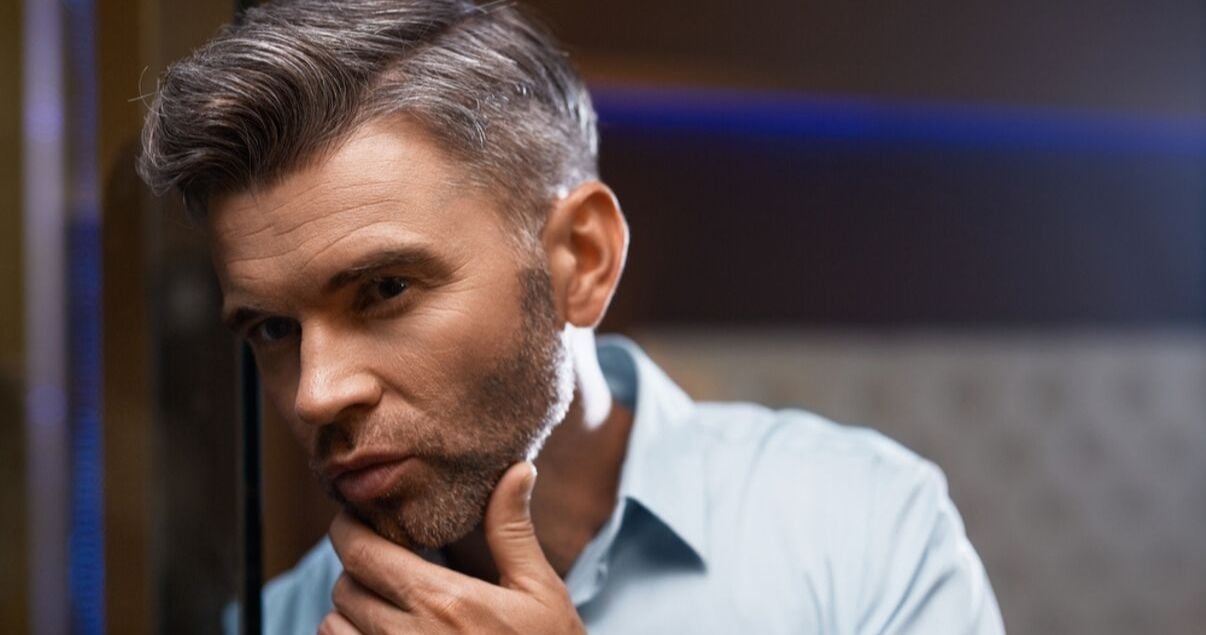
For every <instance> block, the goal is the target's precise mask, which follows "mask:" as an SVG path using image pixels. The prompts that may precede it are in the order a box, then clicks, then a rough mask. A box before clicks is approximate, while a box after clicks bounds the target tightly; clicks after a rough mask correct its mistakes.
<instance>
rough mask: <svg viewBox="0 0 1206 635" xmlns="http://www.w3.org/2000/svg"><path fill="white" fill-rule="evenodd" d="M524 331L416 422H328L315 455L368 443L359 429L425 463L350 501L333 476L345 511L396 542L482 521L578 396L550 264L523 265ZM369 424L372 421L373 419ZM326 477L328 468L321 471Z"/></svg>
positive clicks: (463, 529)
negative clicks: (499, 488)
mask: <svg viewBox="0 0 1206 635" xmlns="http://www.w3.org/2000/svg"><path fill="white" fill-rule="evenodd" d="M520 283H521V289H522V291H521V293H522V295H521V304H522V309H523V312H524V319H523V327H522V328H523V330H522V332H521V333H520V334H519V336H518V337H517V338H516V342H515V345H514V346H512V350H511V351H509V352H508V354H507V356H506V357H505V358H503V359H501V360H496V362H495V363H494V364H491V365H490V367H489V368H488V369H487V370H486V371H485V372H483V373H481V374H479V375H478V376H477V377H476V378H471V379H469V381H468V382H467V383H468V388H467V390H465V391H463V392H462V394H459V395H456V396H455V397H456V398H455V399H452V400H450V405H448V406H447V407H446V408H445V409H444V410H443V411H442V412H433V413H428V417H429V419H428V420H426V421H424V422H423V423H422V424H421V425H419V424H414V423H413V422H410V423H408V422H400V421H394V422H388V421H377V422H369V421H363V422H361V423H363V424H365V427H362V428H352V427H349V428H344V427H343V426H341V425H340V424H339V423H336V424H331V425H330V426H327V428H330V429H326V428H324V429H320V430H319V434H318V437H317V438H316V442H315V452H314V454H313V456H315V457H316V459H325V458H327V457H329V456H330V455H331V453H332V452H333V451H334V450H336V449H339V450H343V451H350V450H352V449H354V448H355V447H357V446H363V445H364V444H365V442H366V441H368V439H367V438H357V434H356V433H359V434H361V435H365V436H366V437H367V436H368V435H372V436H374V437H375V436H376V435H377V434H383V435H388V436H391V437H392V438H393V439H396V440H397V441H396V442H394V443H392V445H394V446H395V447H405V448H408V449H409V450H410V451H413V452H414V454H415V456H416V457H417V458H418V459H419V460H420V462H421V465H420V466H418V467H419V468H420V469H418V470H415V472H416V476H415V478H413V479H404V480H402V481H400V482H399V483H397V484H396V486H395V488H394V490H393V491H391V492H390V493H389V494H387V495H385V496H382V497H380V498H378V499H376V500H374V501H371V502H369V503H367V504H351V503H349V502H348V501H347V500H345V499H343V497H342V496H340V494H339V492H338V490H337V488H335V487H334V486H333V484H332V483H330V482H328V481H326V480H325V479H322V480H323V486H324V488H325V489H326V490H327V492H328V493H329V494H330V495H331V496H332V497H333V498H335V499H336V500H338V501H339V502H340V503H341V504H342V505H343V506H344V508H345V509H348V510H349V511H350V512H351V513H353V514H354V515H355V516H357V517H359V518H360V519H361V520H362V521H364V522H365V523H366V524H368V525H369V526H371V527H373V529H374V530H375V531H376V532H377V533H378V534H380V535H381V536H383V537H385V538H386V539H388V540H391V541H393V542H395V543H398V544H401V545H404V546H408V547H412V548H414V547H418V548H426V549H435V548H439V547H443V546H445V545H447V544H449V543H452V542H455V541H456V540H459V539H460V538H462V537H464V536H465V535H466V534H468V533H469V532H470V531H472V530H473V529H474V528H475V527H477V526H478V525H479V524H480V523H481V521H482V518H483V516H484V514H485V508H486V504H487V502H488V500H489V497H490V493H491V492H492V491H493V489H494V486H495V485H496V484H497V482H498V479H499V478H500V477H501V476H502V474H503V472H505V471H506V469H507V468H508V467H510V466H511V465H513V464H514V463H516V462H518V461H522V460H526V459H530V458H533V457H534V456H535V454H536V452H538V451H539V448H540V446H541V445H542V444H543V442H544V440H545V438H547V436H548V434H549V433H550V432H551V430H552V428H553V426H554V425H556V423H558V422H559V421H560V420H561V419H562V418H563V417H564V416H565V413H566V411H567V409H568V407H569V402H570V400H571V399H572V394H573V374H572V370H571V366H570V364H569V360H568V358H567V353H566V350H565V346H564V343H563V342H562V340H561V336H560V332H559V330H558V328H557V316H556V311H555V309H554V308H553V304H552V284H551V281H550V280H549V277H548V273H547V271H544V270H542V269H529V270H525V271H523V272H521V274H520ZM370 426H371V427H370ZM320 479H321V475H320Z"/></svg>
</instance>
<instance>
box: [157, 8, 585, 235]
mask: <svg viewBox="0 0 1206 635" xmlns="http://www.w3.org/2000/svg"><path fill="white" fill-rule="evenodd" d="M392 114H404V115H406V116H408V117H413V118H414V119H415V120H417V121H418V122H419V123H421V124H422V125H423V126H425V128H426V129H427V130H428V131H429V132H430V133H431V134H432V135H433V137H434V138H435V139H436V140H437V141H438V142H439V143H440V145H441V146H442V147H443V148H444V149H445V150H446V151H447V152H449V153H450V156H452V157H453V158H454V159H456V160H458V161H460V162H461V163H463V164H464V167H465V171H466V177H467V178H468V180H469V181H470V182H471V183H474V184H478V185H481V186H483V187H486V188H489V189H490V190H491V191H493V192H495V193H497V194H498V195H499V196H500V197H506V198H507V199H508V200H506V201H504V203H505V205H504V207H505V208H506V210H507V211H508V212H509V213H511V214H512V215H513V216H515V217H517V219H518V220H519V221H520V223H521V227H522V228H525V229H528V230H529V232H531V231H538V230H539V227H541V226H543V222H544V216H545V213H546V212H547V209H548V207H549V203H550V201H551V199H552V198H554V197H555V196H556V195H557V192H558V190H561V189H563V188H567V187H572V186H573V185H576V184H577V183H579V182H581V181H584V180H587V179H591V178H597V174H598V167H597V165H598V159H597V155H598V133H597V131H596V123H595V112H594V108H593V106H592V105H591V101H590V96H589V94H588V92H587V90H586V87H585V86H584V84H583V82H582V80H581V78H580V77H579V76H578V74H577V72H576V71H575V70H574V68H573V67H572V65H571V64H570V62H569V59H568V56H567V55H566V54H565V53H564V52H563V51H562V50H561V49H560V48H559V47H558V45H557V44H556V42H555V41H554V40H553V38H552V36H551V35H549V34H548V33H547V31H545V30H543V29H541V28H540V27H538V26H537V25H535V24H534V23H533V22H531V21H530V20H528V19H526V18H524V17H523V16H522V15H521V14H520V13H519V11H518V10H517V9H516V8H515V7H514V6H512V5H511V4H510V3H497V2H496V3H492V4H489V5H486V6H477V5H476V4H474V3H473V2H470V1H468V0H277V1H275V2H269V3H266V4H263V5H261V6H259V7H256V8H253V9H250V10H248V11H247V13H246V14H245V16H244V20H243V21H242V22H241V23H239V24H236V25H229V26H226V27H224V28H223V29H222V30H221V31H219V33H218V34H217V35H216V36H215V37H214V38H213V39H211V40H210V41H209V42H207V43H206V44H205V45H203V46H202V47H201V48H199V49H197V50H196V51H194V52H193V53H192V54H191V55H190V56H189V57H187V58H185V59H183V60H181V61H179V62H177V63H175V64H173V65H172V66H170V67H169V68H168V69H167V70H166V71H165V73H164V75H163V76H162V77H161V78H160V81H159V87H158V91H157V94H156V96H155V99H154V101H153V102H152V104H151V106H150V111H149V113H148V114H147V117H146V122H145V125H144V126H143V134H142V155H141V157H140V158H139V162H138V171H139V174H140V175H142V177H143V179H144V180H145V181H146V182H147V184H148V185H149V186H150V187H151V189H152V190H153V191H154V192H155V193H157V194H163V193H165V192H167V191H169V190H171V189H173V188H175V189H178V190H179V191H180V193H181V194H182V195H183V197H184V201H185V205H186V207H187V208H188V210H189V211H190V213H191V214H194V215H197V216H202V215H204V214H205V213H206V209H207V207H208V205H209V203H210V201H211V200H213V199H214V198H215V197H216V196H220V195H223V194H228V193H237V192H241V191H246V190H248V189H251V188H254V187H261V186H266V185H271V184H272V183H273V182H274V181H276V180H279V179H280V178H282V177H283V176H285V175H286V174H287V173H288V172H290V171H292V170H296V169H298V168H300V167H303V166H304V165H306V164H307V163H310V162H313V161H316V160H318V159H319V158H320V157H321V156H322V155H323V153H324V152H326V151H329V150H331V149H332V148H333V147H335V146H337V145H338V144H339V142H340V141H342V140H344V139H346V138H347V137H348V136H349V135H350V134H351V133H352V132H354V131H355V130H356V129H357V128H359V127H360V126H361V125H363V124H365V123H367V122H369V121H373V120H376V119H379V118H381V117H385V116H388V115H392Z"/></svg>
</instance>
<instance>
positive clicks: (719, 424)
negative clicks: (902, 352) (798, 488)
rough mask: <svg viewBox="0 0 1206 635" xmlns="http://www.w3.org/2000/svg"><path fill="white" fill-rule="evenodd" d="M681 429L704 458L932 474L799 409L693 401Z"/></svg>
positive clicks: (870, 433) (880, 441)
mask: <svg viewBox="0 0 1206 635" xmlns="http://www.w3.org/2000/svg"><path fill="white" fill-rule="evenodd" d="M690 424H691V425H689V426H686V428H687V429H689V430H690V433H691V434H692V435H695V436H697V437H698V442H699V443H700V444H701V445H702V447H703V448H704V449H705V451H707V452H709V453H717V452H719V453H741V452H752V453H757V455H758V458H759V459H760V460H763V461H771V462H776V461H778V460H782V461H785V462H787V463H788V464H790V465H796V466H799V467H804V466H806V465H816V464H818V463H819V464H821V465H822V466H823V467H825V468H826V469H830V470H832V469H839V470H841V471H848V470H874V471H876V472H880V473H883V475H884V476H888V477H894V476H905V475H908V474H918V476H923V475H925V473H927V472H935V471H937V467H936V466H934V464H933V463H931V462H930V461H929V460H927V459H925V458H922V457H921V456H919V455H918V454H916V453H915V452H913V451H912V450H910V449H908V448H906V447H904V446H903V445H901V444H900V443H898V442H896V441H894V440H892V439H890V438H888V437H887V436H885V435H883V434H882V433H880V432H878V431H876V430H873V429H871V428H866V427H861V426H855V425H848V424H843V423H838V422H834V421H831V420H829V419H826V418H825V417H822V416H820V415H818V414H815V413H812V412H808V411H806V410H800V409H790V408H789V409H782V410H774V409H770V408H767V407H764V406H760V405H757V404H751V403H718V402H699V403H696V404H695V408H694V412H693V416H692V420H691V422H690Z"/></svg>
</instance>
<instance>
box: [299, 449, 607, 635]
mask: <svg viewBox="0 0 1206 635" xmlns="http://www.w3.org/2000/svg"><path fill="white" fill-rule="evenodd" d="M535 482H536V468H535V467H534V466H533V465H532V464H531V463H526V462H525V463H517V464H515V465H513V466H511V468H510V469H508V470H507V472H506V473H505V474H503V476H502V479H501V480H499V482H498V486H497V487H496V488H495V489H494V493H493V494H491V496H490V502H489V503H488V505H487V507H486V519H485V533H486V543H487V544H488V545H489V548H490V553H491V555H492V556H493V557H494V562H495V564H496V565H497V567H498V572H499V576H500V579H499V584H498V585H497V586H496V585H493V584H490V583H488V582H484V581H482V580H478V579H476V578H472V577H469V576H466V575H462V574H460V573H457V572H455V571H452V570H450V569H446V568H444V567H441V566H438V565H434V564H431V563H430V562H427V561H426V560H424V559H423V558H421V557H419V556H418V555H417V554H415V553H413V552H411V551H410V550H408V549H406V548H405V547H401V546H398V545H396V544H394V543H392V542H389V541H388V540H386V539H384V538H382V537H380V536H378V535H377V534H376V533H374V532H373V531H372V530H371V529H369V528H368V527H366V526H364V525H363V524H361V523H360V522H358V521H357V520H355V519H354V518H352V517H351V516H350V515H348V514H347V513H346V512H341V513H340V514H339V516H337V517H336V518H335V522H334V523H332V524H331V544H332V545H334V547H335V552H336V553H337V554H338V555H339V559H340V560H341V561H342V562H343V567H344V573H343V575H342V576H340V577H339V580H338V581H336V583H335V589H334V590H333V591H332V592H331V598H332V599H333V600H334V602H335V610H334V611H332V612H331V613H328V614H327V616H326V618H325V619H324V620H323V622H322V624H321V625H319V628H318V632H319V634H320V635H323V634H326V635H345V634H346V635H356V634H365V635H378V634H384V633H391V634H392V633H491V634H493V633H500V634H502V633H515V634H519V633H522V634H524V635H541V634H548V635H554V634H555V635H566V634H577V633H581V634H585V633H586V628H585V627H584V626H583V624H582V622H581V620H580V619H579V618H578V612H577V610H576V609H575V608H574V604H573V602H572V601H571V600H570V597H569V592H568V591H567V590H566V588H565V584H564V583H563V582H562V581H561V578H560V577H559V576H558V575H557V573H556V572H555V571H553V567H552V566H551V565H550V564H549V563H548V560H546V559H545V557H544V552H543V551H541V549H540V543H538V542H537V541H536V531H535V528H533V526H532V518H531V514H530V512H529V507H528V503H529V500H530V499H531V496H532V486H533V485H535Z"/></svg>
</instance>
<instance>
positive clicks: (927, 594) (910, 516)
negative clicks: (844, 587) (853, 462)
mask: <svg viewBox="0 0 1206 635" xmlns="http://www.w3.org/2000/svg"><path fill="white" fill-rule="evenodd" d="M913 467H916V468H917V469H911V470H907V472H910V473H902V472H905V470H897V469H892V470H890V472H891V473H889V474H885V475H883V476H884V478H881V479H879V481H878V483H877V484H876V485H875V486H874V488H875V489H874V492H875V493H874V494H873V504H872V509H871V512H870V518H869V520H870V523H869V530H870V534H869V539H868V543H869V544H868V546H867V549H868V553H867V560H866V569H865V572H866V577H865V578H864V585H863V588H864V589H865V592H864V596H863V597H864V602H863V606H864V607H865V609H864V611H863V612H862V615H861V618H860V620H859V629H858V632H859V633H862V634H864V635H871V634H876V635H880V634H884V635H888V634H906V633H907V634H914V633H916V634H934V633H942V634H948V633H949V634H952V635H956V634H957V635H964V634H966V635H995V634H998V633H1004V632H1005V627H1004V624H1003V623H1002V621H1001V613H1000V609H999V608H998V606H997V601H996V598H995V597H994V596H993V592H992V587H991V585H990V584H989V582H988V576H987V574H986V573H985V571H984V566H983V565H982V564H981V562H980V558H979V556H977V555H976V552H975V550H974V549H973V548H972V546H971V543H970V542H969V541H968V539H967V535H966V533H965V531H964V528H963V521H962V519H961V518H960V517H959V512H958V511H957V510H956V509H955V505H954V503H952V502H951V499H950V496H949V495H948V494H947V487H946V479H945V477H944V476H943V475H942V472H941V471H940V470H939V469H938V468H937V467H936V466H934V465H933V464H932V463H929V462H927V461H922V462H921V463H920V466H919V467H917V466H916V464H914V466H913Z"/></svg>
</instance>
